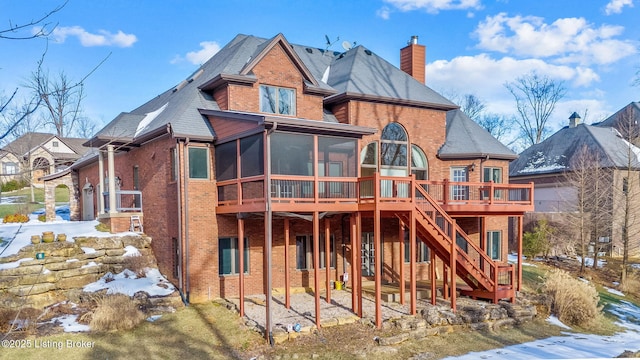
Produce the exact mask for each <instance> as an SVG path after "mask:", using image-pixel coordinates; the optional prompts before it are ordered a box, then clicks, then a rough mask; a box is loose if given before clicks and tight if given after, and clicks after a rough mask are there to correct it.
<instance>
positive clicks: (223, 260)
mask: <svg viewBox="0 0 640 360" xmlns="http://www.w3.org/2000/svg"><path fill="white" fill-rule="evenodd" d="M239 273H240V250H239V249H238V238H236V237H227V238H220V239H219V240H218V274H219V275H235V274H239ZM244 273H245V274H248V273H249V239H248V238H246V237H245V238H244Z"/></svg>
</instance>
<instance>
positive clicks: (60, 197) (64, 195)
mask: <svg viewBox="0 0 640 360" xmlns="http://www.w3.org/2000/svg"><path fill="white" fill-rule="evenodd" d="M33 192H34V199H35V202H36V203H31V189H30V188H24V189H21V190H17V191H12V192H5V193H2V194H1V195H2V196H24V198H25V203H24V204H6V205H0V218H3V217H5V216H6V215H9V214H16V213H18V214H30V213H32V212H34V211H35V210H38V209H41V208H43V207H44V189H40V188H35V189H33ZM68 202H69V190H68V189H67V188H66V187H59V188H56V204H59V203H68Z"/></svg>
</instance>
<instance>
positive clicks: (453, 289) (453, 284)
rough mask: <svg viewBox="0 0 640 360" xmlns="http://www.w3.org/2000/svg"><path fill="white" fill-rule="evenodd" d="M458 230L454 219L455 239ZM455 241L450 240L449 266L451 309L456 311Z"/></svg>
mask: <svg viewBox="0 0 640 360" xmlns="http://www.w3.org/2000/svg"><path fill="white" fill-rule="evenodd" d="M457 232H458V223H457V222H456V220H455V219H454V220H453V238H454V239H455V238H456V236H457ZM456 246H457V245H456V242H455V240H452V241H451V256H450V260H451V264H450V265H449V267H450V268H451V310H453V312H456V295H457V294H456V292H457V289H456V259H457V257H458V256H457V250H456Z"/></svg>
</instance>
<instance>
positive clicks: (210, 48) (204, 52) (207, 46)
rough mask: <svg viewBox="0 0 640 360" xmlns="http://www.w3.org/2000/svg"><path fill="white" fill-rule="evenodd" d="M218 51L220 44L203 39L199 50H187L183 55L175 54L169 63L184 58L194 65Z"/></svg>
mask: <svg viewBox="0 0 640 360" xmlns="http://www.w3.org/2000/svg"><path fill="white" fill-rule="evenodd" d="M218 51H220V44H218V43H217V42H215V41H203V42H201V43H200V50H197V51H189V52H188V53H187V54H186V55H185V56H184V57H183V56H180V55H176V56H175V57H174V58H173V59H172V60H171V63H172V64H176V63H179V62H181V61H184V60H186V61H188V62H190V63H192V64H194V65H202V64H204V63H205V62H206V61H207V60H209V59H210V58H211V57H212V56H213V55H215V54H216V53H217V52H218Z"/></svg>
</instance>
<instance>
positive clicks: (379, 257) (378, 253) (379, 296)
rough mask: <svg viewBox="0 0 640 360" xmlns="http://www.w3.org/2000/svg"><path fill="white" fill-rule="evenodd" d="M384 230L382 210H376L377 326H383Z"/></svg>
mask: <svg viewBox="0 0 640 360" xmlns="http://www.w3.org/2000/svg"><path fill="white" fill-rule="evenodd" d="M381 235H382V231H381V226H380V210H375V211H374V215H373V239H374V243H375V245H374V246H373V251H374V258H375V264H374V269H375V276H374V279H375V296H376V327H377V328H378V329H381V328H382V269H383V266H382V265H383V259H382V236H381Z"/></svg>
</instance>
